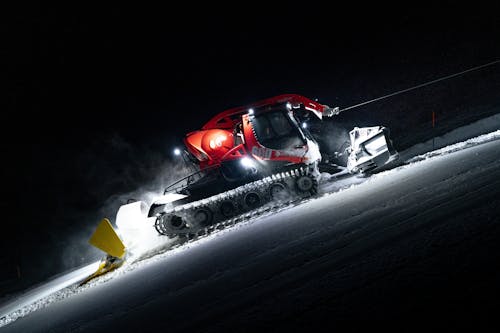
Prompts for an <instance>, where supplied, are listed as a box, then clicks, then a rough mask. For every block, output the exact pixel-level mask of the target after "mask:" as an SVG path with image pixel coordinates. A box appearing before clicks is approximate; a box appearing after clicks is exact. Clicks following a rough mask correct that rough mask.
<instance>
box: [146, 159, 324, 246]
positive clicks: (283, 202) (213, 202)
mask: <svg viewBox="0 0 500 333" xmlns="http://www.w3.org/2000/svg"><path fill="white" fill-rule="evenodd" d="M301 176H310V177H312V178H313V182H314V184H313V187H312V191H308V192H303V193H301V192H300V191H298V190H296V187H295V183H296V179H297V178H299V177H301ZM277 183H280V184H283V185H285V187H286V188H287V189H288V196H287V197H286V198H283V199H279V200H278V199H273V198H272V197H271V195H270V193H269V189H270V188H271V185H273V184H277ZM278 186H279V185H278ZM317 188H318V180H317V178H316V177H314V176H313V174H312V172H311V171H310V170H309V168H307V167H300V168H298V169H294V170H291V171H286V172H281V173H278V174H274V175H272V176H268V177H265V178H263V179H260V180H257V181H254V182H251V183H248V184H245V185H242V186H239V187H237V188H235V189H232V190H229V191H226V192H223V193H220V194H217V195H214V196H211V197H209V198H205V199H202V200H198V201H194V202H190V203H187V204H184V205H180V206H177V207H173V208H171V209H168V210H165V211H164V212H163V213H161V214H160V215H159V216H158V217H157V219H156V222H155V228H156V230H157V231H158V233H160V234H162V235H167V236H170V237H174V236H184V237H186V238H188V239H191V238H196V237H197V236H200V235H204V234H209V233H211V232H212V231H214V230H220V229H223V228H224V227H225V226H227V225H233V224H235V223H237V222H240V221H243V220H246V219H248V218H251V217H255V216H258V215H261V214H263V213H265V212H267V211H270V210H273V209H276V208H281V207H286V206H288V205H291V204H292V203H295V202H297V201H300V200H302V199H304V198H307V197H310V196H311V195H314V194H316V192H317ZM250 192H256V193H259V195H260V197H261V200H263V203H261V204H260V205H259V206H258V207H256V208H253V209H251V208H249V207H246V206H245V204H244V203H243V198H244V197H245V195H246V194H248V193H250ZM225 201H227V202H232V203H233V204H234V205H235V208H236V209H237V214H236V215H234V216H224V215H222V213H221V212H220V205H221V203H223V202H225ZM202 207H203V208H205V209H206V208H208V209H209V210H210V211H211V212H212V213H213V216H212V218H213V222H212V224H211V225H209V226H196V222H195V221H193V218H192V216H193V215H194V212H195V211H196V210H198V209H200V208H202ZM173 216H178V217H181V218H182V219H184V221H186V222H187V223H188V224H191V225H192V227H185V228H183V229H177V230H169V229H167V227H165V226H164V225H163V220H165V219H167V220H168V219H170V218H171V217H173Z"/></svg>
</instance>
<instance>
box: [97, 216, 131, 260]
mask: <svg viewBox="0 0 500 333" xmlns="http://www.w3.org/2000/svg"><path fill="white" fill-rule="evenodd" d="M89 243H90V244H92V245H94V246H95V247H97V248H98V249H100V250H102V251H104V252H106V253H107V254H109V255H112V256H113V257H117V258H123V256H124V255H125V245H124V244H123V242H122V240H121V239H120V237H118V234H117V233H116V231H115V230H114V229H113V226H112V225H111V222H109V220H108V219H106V218H104V219H102V221H101V223H99V225H98V226H97V229H96V230H95V232H94V234H93V235H92V237H90V239H89Z"/></svg>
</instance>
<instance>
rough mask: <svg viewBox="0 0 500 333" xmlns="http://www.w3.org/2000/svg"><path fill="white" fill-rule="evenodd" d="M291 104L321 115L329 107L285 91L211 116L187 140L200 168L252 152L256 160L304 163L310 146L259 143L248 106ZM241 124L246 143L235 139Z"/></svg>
mask: <svg viewBox="0 0 500 333" xmlns="http://www.w3.org/2000/svg"><path fill="white" fill-rule="evenodd" d="M285 103H290V106H291V107H292V108H297V107H298V106H299V105H302V106H303V107H304V108H305V109H306V110H308V111H311V112H314V113H315V114H317V115H318V116H319V117H321V115H322V113H323V112H324V111H325V110H326V109H327V108H328V106H326V105H322V104H320V103H318V102H315V101H313V100H310V99H309V98H306V97H304V96H301V95H294V94H285V95H279V96H275V97H271V98H267V99H264V100H261V101H258V102H255V103H252V104H250V105H246V106H240V107H236V108H232V109H229V110H226V111H224V112H221V113H219V114H218V115H216V116H215V117H213V118H212V119H210V120H209V121H208V122H207V123H206V124H205V125H204V126H203V127H202V130H200V131H195V132H191V133H189V134H188V135H187V136H186V138H185V139H184V143H185V145H186V147H187V149H188V151H189V152H190V153H191V154H192V155H193V156H194V157H195V158H196V159H197V160H198V161H199V166H200V169H202V170H203V169H205V168H206V167H209V166H214V165H220V163H221V162H223V161H228V160H233V159H239V158H242V157H243V156H245V155H249V156H251V157H253V158H254V159H256V160H261V161H266V160H273V161H288V162H290V163H302V162H304V161H305V155H306V153H307V151H308V147H307V145H304V146H301V147H290V148H287V149H285V150H276V149H269V148H267V147H264V146H263V145H261V144H260V143H259V141H258V140H257V138H256V137H255V132H254V130H253V129H252V123H251V122H250V120H249V114H248V113H249V109H251V108H261V107H265V106H267V105H269V106H272V105H276V104H285ZM239 124H241V131H242V134H243V138H244V143H243V144H242V143H240V142H237V141H236V140H235V133H236V127H237V126H239Z"/></svg>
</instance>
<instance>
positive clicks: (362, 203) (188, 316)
mask: <svg viewBox="0 0 500 333" xmlns="http://www.w3.org/2000/svg"><path fill="white" fill-rule="evenodd" d="M498 128H500V114H497V115H495V116H493V117H490V118H487V119H483V120H480V121H478V122H476V123H474V124H470V125H467V126H465V127H462V128H459V129H456V130H454V131H451V132H449V133H448V134H446V135H444V136H442V137H437V138H435V139H434V140H430V141H428V142H424V143H421V144H418V145H415V146H413V147H411V148H409V149H408V150H406V151H404V152H400V158H401V160H402V161H404V162H406V163H405V164H403V165H401V166H398V167H396V168H394V169H391V170H387V171H384V172H381V173H378V174H376V175H373V176H371V177H369V178H363V177H357V176H351V177H346V178H342V179H340V180H338V181H336V182H333V183H332V182H328V181H325V183H323V184H321V187H320V195H319V196H318V197H316V198H313V199H309V200H306V201H305V202H303V203H301V204H300V205H297V206H289V207H284V208H281V209H275V210H273V211H269V212H266V213H262V214H260V215H259V216H256V217H255V218H251V219H248V220H246V221H244V222H241V223H238V224H236V225H234V226H233V227H231V228H227V229H225V230H223V231H221V232H217V233H215V234H212V235H210V236H208V237H206V238H202V239H200V240H197V241H196V242H192V243H187V244H184V245H176V244H175V243H168V242H167V243H166V245H165V244H163V245H165V246H174V247H173V249H172V250H169V251H166V252H164V251H163V250H164V247H160V248H155V249H154V251H150V252H148V251H147V249H146V250H145V251H144V252H142V255H141V256H140V257H137V258H131V259H130V260H128V261H127V262H126V263H125V264H124V266H122V267H121V268H120V269H117V270H115V271H113V272H111V273H109V274H106V275H105V276H102V277H100V278H97V279H95V280H93V281H91V282H90V283H88V284H87V285H84V286H82V287H79V288H78V287H76V285H75V283H77V282H78V281H81V280H82V279H83V278H84V277H85V276H87V275H89V272H92V270H93V269H95V264H92V265H89V266H87V267H84V268H81V269H79V270H76V271H74V272H70V273H69V274H67V275H64V276H61V277H59V278H57V279H55V280H53V281H50V282H49V283H47V284H45V285H43V286H40V287H39V288H37V289H35V290H31V291H29V292H27V293H25V294H23V295H20V296H19V297H18V298H17V299H15V300H13V301H11V302H9V303H8V304H4V305H3V306H2V307H1V308H0V327H2V326H4V327H2V328H3V329H5V330H6V331H23V332H26V331H34V332H38V331H48V330H50V331H54V332H59V331H72V330H80V331H87V330H89V331H90V330H92V331H94V330H105V329H110V328H113V329H116V330H119V329H137V330H139V329H146V330H148V329H151V328H152V327H153V326H154V325H160V326H161V325H163V328H164V329H165V330H167V329H168V330H169V331H177V330H195V331H196V330H199V329H200V327H204V328H207V329H208V328H210V329H211V330H212V331H217V329H218V328H219V326H220V327H226V326H228V325H229V326H230V325H238V323H239V322H240V321H241V320H245V321H246V322H247V323H248V324H249V325H250V323H252V322H253V321H254V324H253V325H260V324H257V323H258V319H259V318H260V319H261V316H260V314H261V313H263V312H266V311H267V312H268V314H269V317H270V318H274V320H275V321H276V323H278V322H285V321H286V320H290V318H288V317H286V316H287V315H289V314H297V317H298V318H300V316H301V315H303V314H302V313H301V309H308V308H309V306H311V305H314V306H315V307H313V308H318V309H322V308H321V306H320V305H317V303H318V302H319V303H321V302H322V297H323V296H318V294H315V293H314V292H313V291H315V290H316V291H317V289H318V288H323V289H324V290H325V295H330V296H329V297H333V296H332V295H334V296H335V297H337V298H338V299H340V300H343V301H342V302H339V303H338V304H337V303H335V304H337V305H336V306H335V307H334V308H328V311H326V310H325V311H324V312H322V311H319V312H318V314H317V315H318V316H325V313H331V314H332V316H334V315H336V316H338V318H345V317H348V316H349V315H350V314H351V313H353V312H354V310H352V307H353V306H355V305H357V304H361V303H355V302H354V301H350V302H348V301H346V300H345V299H344V298H343V296H342V295H343V294H346V293H347V294H348V295H350V297H351V299H356V297H358V298H360V299H364V298H363V297H367V296H364V295H371V294H373V297H375V298H376V299H378V298H377V297H379V298H380V297H381V296H380V295H377V293H379V292H380V291H378V289H377V288H372V289H370V286H369V285H370V284H376V281H379V280H380V279H381V277H380V275H383V274H384V272H385V271H384V267H389V269H395V268H394V267H400V266H403V267H404V266H405V265H407V266H408V267H410V266H412V265H411V264H413V263H417V266H418V265H421V263H420V262H419V261H418V258H417V257H418V253H426V251H430V250H429V249H431V248H432V244H435V242H437V241H438V240H440V239H441V238H439V236H440V235H442V234H443V233H444V232H445V231H446V230H447V229H446V228H451V227H450V225H452V223H454V222H456V223H462V224H463V228H464V229H467V230H474V228H477V226H474V225H471V224H468V223H465V222H468V221H469V222H470V221H471V220H472V219H473V216H472V215H470V214H471V213H470V212H474V214H475V216H481V214H483V215H484V214H486V213H485V211H486V210H487V209H491V207H490V206H488V202H493V201H494V198H495V197H498V188H499V186H498V185H499V184H498V179H500V178H499V176H500V174H499V173H500V171H499V170H500V140H498V139H499V138H500V130H498ZM432 147H439V149H436V150H432ZM481 205H484V207H485V208H484V209H485V210H484V211H482V210H477V209H476V210H474V209H475V208H474V207H476V206H480V207H482V206H481ZM456 214H460V216H463V217H462V220H460V219H456V218H454V216H455V215H456ZM487 222H488V223H490V224H492V225H494V223H496V221H489V220H488V221H487ZM485 223H486V222H485ZM284 224H286V227H285V226H284ZM440 228H441V229H440ZM443 230H445V231H443ZM452 230H456V229H452ZM426 231H432V232H431V233H430V234H428V235H427V234H425V232H426ZM420 234H424V235H425V236H420V238H417V236H415V235H420ZM457 237H458V236H457ZM460 237H465V236H463V235H462V236H460ZM445 238H446V237H445ZM422 239H423V240H425V242H423V243H422ZM389 240H393V241H394V242H388V241H389ZM388 243H391V244H397V245H390V246H389V245H386V244H388ZM400 243H401V244H400ZM429 244H430V245H429ZM155 246H158V244H155ZM392 246H399V247H401V248H402V249H407V248H408V249H407V250H402V251H396V250H394V248H393V247H392ZM450 248H451V247H450ZM404 251H406V252H404ZM419 251H420V252H419ZM450 251H451V250H450ZM416 253H417V254H416ZM405 254H406V256H405ZM416 256H417V257H416ZM353 258H354V259H353ZM409 258H413V259H409ZM411 260H413V261H411ZM398 265H399V266H398ZM366 267H370V269H368V268H366ZM412 269H414V268H411V267H410V268H404V269H401V270H400V271H399V272H401V273H400V274H401V275H400V276H398V277H396V278H395V279H396V281H397V282H398V283H404V282H401V280H400V279H402V277H401V276H404V275H405V274H410V273H409V272H411V271H412ZM363 270H365V271H366V272H369V273H366V276H365V273H362V272H363ZM355 271H359V272H360V273H359V274H358V275H354V276H356V278H354V279H353V278H352V276H353V274H354V273H353V272H355ZM370 274H371V275H370ZM332 281H334V283H333V282H332ZM374 281H375V282H374ZM385 283H386V282H379V284H378V285H381V286H385ZM384 288H388V287H384ZM361 291H363V292H361ZM278 296H279V297H280V298H281V299H282V300H281V301H279V302H278V301H277V300H276V299H275V297H278ZM318 297H319V298H318ZM324 297H326V296H324ZM323 302H326V301H325V300H323ZM253 304H257V305H253ZM277 304H279V305H280V307H281V308H280V309H276V308H275V306H276V305H277ZM328 304H330V303H328ZM405 304H406V303H405ZM367 306H369V304H368V305H367ZM304 311H305V310H304ZM367 311H368V310H367ZM369 311H371V313H374V314H378V310H377V309H376V308H370V309H369ZM299 314H300V315H299ZM221 317H224V318H225V322H222V321H221V320H219V321H217V320H215V321H213V320H214V319H217V318H219V319H220V318H221ZM143 318H148V322H147V323H145V322H144V320H143ZM305 318H309V317H305ZM278 319H280V320H281V321H278ZM323 319H324V318H323ZM297 320H298V319H297ZM207 321H209V322H211V324H210V325H208V326H203V325H207V324H206V322H207ZM267 324H270V323H263V324H262V325H267ZM253 327H258V328H261V327H259V326H253ZM275 328H276V329H278V327H275Z"/></svg>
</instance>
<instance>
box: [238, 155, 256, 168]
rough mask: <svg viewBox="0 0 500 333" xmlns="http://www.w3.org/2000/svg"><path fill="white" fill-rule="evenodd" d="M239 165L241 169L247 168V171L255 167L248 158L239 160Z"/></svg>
mask: <svg viewBox="0 0 500 333" xmlns="http://www.w3.org/2000/svg"><path fill="white" fill-rule="evenodd" d="M240 163H241V165H242V166H243V167H245V168H247V169H250V168H253V167H255V162H254V161H253V160H252V159H251V158H249V157H243V158H242V159H241V160H240Z"/></svg>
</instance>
